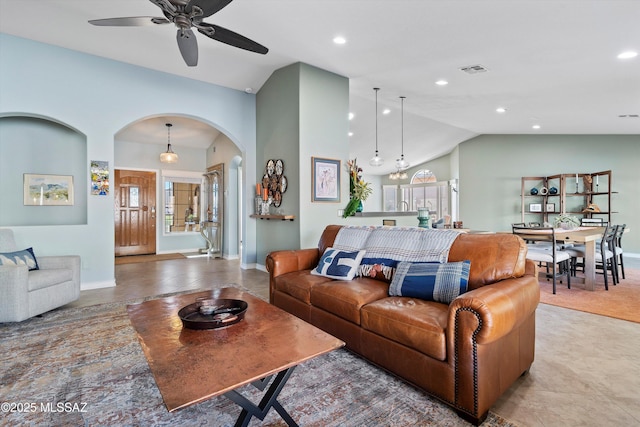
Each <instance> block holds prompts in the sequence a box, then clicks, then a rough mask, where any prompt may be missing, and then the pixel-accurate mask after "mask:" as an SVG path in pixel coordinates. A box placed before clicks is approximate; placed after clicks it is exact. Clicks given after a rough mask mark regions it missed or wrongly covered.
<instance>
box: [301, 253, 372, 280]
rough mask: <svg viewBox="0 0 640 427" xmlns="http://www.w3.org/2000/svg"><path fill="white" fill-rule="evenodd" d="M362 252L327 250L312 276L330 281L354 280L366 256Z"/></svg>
mask: <svg viewBox="0 0 640 427" xmlns="http://www.w3.org/2000/svg"><path fill="white" fill-rule="evenodd" d="M364 252H365V251H363V250H361V251H353V252H351V251H343V250H340V249H335V248H327V250H326V251H324V254H322V257H320V261H318V266H317V267H316V268H314V269H313V270H311V274H313V275H317V276H324V277H328V278H330V279H338V280H352V279H353V277H354V276H355V275H356V271H357V270H358V266H359V265H360V261H361V260H362V257H363V256H364Z"/></svg>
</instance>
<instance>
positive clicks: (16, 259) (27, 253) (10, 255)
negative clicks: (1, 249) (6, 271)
mask: <svg viewBox="0 0 640 427" xmlns="http://www.w3.org/2000/svg"><path fill="white" fill-rule="evenodd" d="M0 265H26V266H27V267H29V270H38V261H36V256H35V255H34V254H33V248H27V249H24V250H21V251H15V252H5V253H0Z"/></svg>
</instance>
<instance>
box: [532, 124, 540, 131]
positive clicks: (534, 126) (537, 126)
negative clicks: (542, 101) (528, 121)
mask: <svg viewBox="0 0 640 427" xmlns="http://www.w3.org/2000/svg"><path fill="white" fill-rule="evenodd" d="M531 127H532V128H533V129H535V130H538V129H540V125H533V126H531Z"/></svg>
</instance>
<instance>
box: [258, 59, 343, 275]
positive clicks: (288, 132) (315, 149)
mask: <svg viewBox="0 0 640 427" xmlns="http://www.w3.org/2000/svg"><path fill="white" fill-rule="evenodd" d="M348 110H349V81H348V79H346V78H345V77H342V76H338V75H336V74H333V73H329V72H327V71H324V70H320V69H318V68H315V67H312V66H309V65H306V64H301V63H297V64H293V65H290V66H287V67H284V68H281V69H279V70H276V71H275V72H274V73H273V74H272V75H271V77H270V78H269V80H268V81H267V82H266V83H265V84H264V86H263V87H262V89H260V92H258V100H257V111H258V120H257V122H258V123H257V129H258V132H257V133H258V148H257V159H258V160H257V164H258V166H257V174H258V175H260V174H261V173H264V167H265V164H266V161H267V160H268V159H283V161H284V165H285V169H284V174H285V175H286V176H287V178H288V182H289V188H288V190H287V192H286V193H285V194H284V197H283V202H282V205H281V206H280V209H281V210H282V211H283V212H284V213H286V214H293V215H295V216H296V219H295V221H293V222H290V221H265V220H255V221H257V223H258V224H257V227H258V232H257V241H258V263H264V258H265V257H266V255H267V254H268V253H269V252H271V251H273V250H278V249H296V248H300V247H314V246H317V244H318V238H319V237H320V234H321V233H322V230H323V229H324V227H325V226H326V225H327V224H331V223H334V222H336V221H335V220H337V219H338V218H337V210H338V209H339V208H340V207H341V206H342V203H345V204H346V197H348V193H349V188H348V184H347V181H346V175H345V174H344V167H345V166H344V165H345V162H346V160H347V158H348V153H349V145H348V136H347V132H348ZM311 157H325V158H331V159H339V160H341V162H342V165H343V170H342V171H341V172H342V182H341V198H342V202H341V203H312V202H311ZM254 193H255V191H254ZM252 194H253V193H252ZM272 209H273V208H272Z"/></svg>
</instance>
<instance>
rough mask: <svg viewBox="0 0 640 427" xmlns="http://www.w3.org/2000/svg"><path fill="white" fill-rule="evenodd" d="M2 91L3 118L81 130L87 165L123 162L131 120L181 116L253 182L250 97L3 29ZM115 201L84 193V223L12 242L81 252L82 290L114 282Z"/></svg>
mask: <svg viewBox="0 0 640 427" xmlns="http://www.w3.org/2000/svg"><path fill="white" fill-rule="evenodd" d="M0 94H1V96H0V116H20V115H26V116H36V117H43V118H48V119H52V120H53V121H57V122H59V123H62V124H64V125H66V126H68V127H70V128H72V129H75V130H77V131H78V132H79V133H82V134H83V135H85V136H86V143H87V151H86V159H85V164H86V165H87V168H88V167H89V161H90V160H103V161H108V162H109V166H110V168H113V167H114V166H120V165H118V164H117V163H115V162H114V136H115V135H116V134H117V133H118V131H120V130H121V129H123V128H124V127H125V126H127V125H129V124H130V123H133V122H135V121H137V120H141V119H144V118H149V117H156V116H160V115H163V116H164V115H185V116H189V117H192V118H196V119H199V120H201V121H203V122H205V123H208V124H210V125H212V126H213V127H215V128H217V129H219V130H221V131H222V132H223V133H225V134H226V135H227V136H228V137H229V139H231V140H232V141H233V142H234V144H236V145H237V146H238V147H239V149H240V150H241V151H242V152H243V157H244V162H245V165H250V167H245V168H244V173H245V174H246V177H245V179H244V182H246V183H248V184H247V185H248V186H249V187H250V186H251V185H254V184H253V183H255V182H256V177H255V171H256V168H255V138H256V128H255V96H254V95H250V94H246V93H244V92H242V91H237V90H232V89H228V88H223V87H220V86H215V85H211V84H206V83H202V82H198V81H195V80H190V79H186V78H181V77H176V76H172V75H169V74H166V73H161V72H157V71H152V70H148V69H145V68H140V67H136V66H132V65H128V64H123V63H119V62H115V61H111V60H107V59H104V58H100V57H96V56H92V55H87V54H84V53H79V52H75V51H71V50H68V49H62V48H58V47H55V46H51V45H46V44H43V43H37V42H33V41H29V40H26V39H21V38H17V37H13V36H9V35H6V34H0ZM176 100H188V102H177V101H176ZM34 155H36V156H39V157H45V158H46V157H47V154H46V153H35V154H34ZM128 164H130V165H132V166H135V165H133V164H131V163H128ZM19 172H20V173H22V172H24V171H19ZM86 185H87V186H88V185H89V183H88V182H87V183H86ZM249 187H247V189H249ZM15 191H19V192H21V191H22V188H21V187H20V189H11V188H6V187H5V186H4V185H3V183H2V182H0V200H2V199H4V198H5V196H6V193H7V192H15ZM78 191H82V190H81V184H79V187H78ZM84 191H88V189H87V187H85V190H84ZM247 193H248V191H247ZM252 200H253V197H251V199H250V200H246V203H247V204H248V203H252ZM113 203H114V200H113V193H111V194H110V195H109V196H107V197H92V198H89V199H88V203H87V223H86V224H82V225H69V226H24V227H17V228H14V232H15V235H16V240H17V243H18V244H19V245H20V246H24V245H29V246H34V247H37V248H38V250H39V251H40V252H41V253H44V254H55V253H76V254H79V255H80V256H81V258H82V272H81V276H82V284H83V288H88V287H99V286H109V285H113V283H114V280H115V278H114V220H113ZM245 223H246V230H245V251H244V252H243V265H245V266H247V265H251V264H253V263H255V260H256V249H255V223H253V224H252V223H249V222H248V221H246V222H245Z"/></svg>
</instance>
